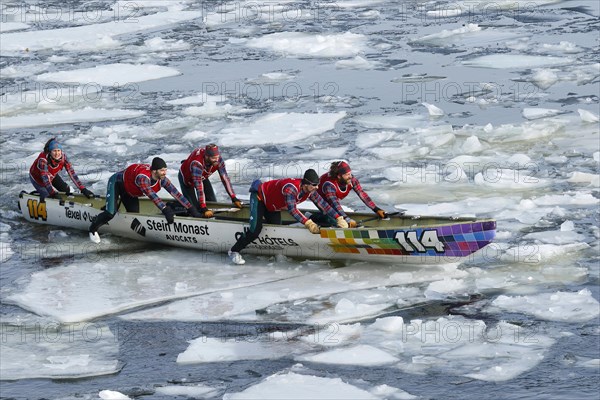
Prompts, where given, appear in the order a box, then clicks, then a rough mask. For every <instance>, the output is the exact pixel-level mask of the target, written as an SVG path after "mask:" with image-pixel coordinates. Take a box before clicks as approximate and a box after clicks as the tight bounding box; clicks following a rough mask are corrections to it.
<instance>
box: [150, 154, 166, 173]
mask: <svg viewBox="0 0 600 400" xmlns="http://www.w3.org/2000/svg"><path fill="white" fill-rule="evenodd" d="M163 168H167V163H166V162H165V160H163V159H162V158H160V157H154V158H153V159H152V165H151V166H150V170H151V171H156V170H158V169H163Z"/></svg>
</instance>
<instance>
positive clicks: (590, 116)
mask: <svg viewBox="0 0 600 400" xmlns="http://www.w3.org/2000/svg"><path fill="white" fill-rule="evenodd" d="M577 112H578V113H579V117H580V118H581V120H582V121H583V122H589V123H593V122H598V120H599V118H598V115H597V114H594V113H593V112H591V111H588V110H584V109H581V108H578V109H577Z"/></svg>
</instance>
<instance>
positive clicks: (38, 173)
mask: <svg viewBox="0 0 600 400" xmlns="http://www.w3.org/2000/svg"><path fill="white" fill-rule="evenodd" d="M65 157H66V156H65V153H62V157H61V158H60V161H58V162H56V164H55V165H54V166H53V165H52V164H53V162H52V161H51V160H50V159H51V158H52V157H51V156H50V155H49V154H46V153H44V152H43V151H42V152H41V153H40V154H39V155H38V156H37V158H36V159H35V161H34V162H33V164H32V165H31V168H29V174H31V176H32V178H33V180H34V181H35V182H36V183H37V184H39V185H42V186H43V185H44V181H43V180H42V169H41V168H40V160H41V159H45V160H47V165H48V179H49V180H50V182H52V181H53V180H54V177H55V176H56V175H58V173H59V172H60V170H62V169H63V168H64V167H65V160H66V158H65Z"/></svg>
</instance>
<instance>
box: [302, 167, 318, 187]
mask: <svg viewBox="0 0 600 400" xmlns="http://www.w3.org/2000/svg"><path fill="white" fill-rule="evenodd" d="M302 183H304V184H309V185H313V186H318V185H319V175H317V172H316V171H315V170H314V169H307V170H306V172H305V173H304V178H302Z"/></svg>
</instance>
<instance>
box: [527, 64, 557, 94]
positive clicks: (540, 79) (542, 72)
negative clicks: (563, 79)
mask: <svg viewBox="0 0 600 400" xmlns="http://www.w3.org/2000/svg"><path fill="white" fill-rule="evenodd" d="M531 79H532V81H533V83H535V85H536V86H537V87H539V88H540V89H544V90H546V89H548V88H549V87H550V86H552V85H554V84H555V83H556V82H558V80H559V78H558V75H557V74H556V73H555V72H554V71H552V70H550V69H538V70H537V71H536V72H535V73H534V74H533V76H532V77H531Z"/></svg>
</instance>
